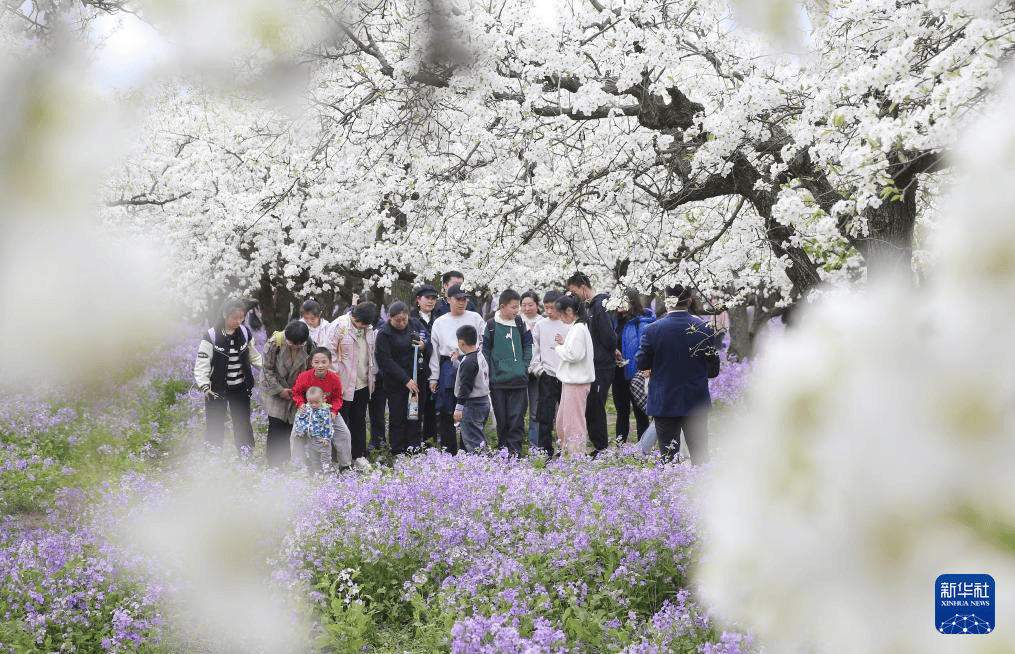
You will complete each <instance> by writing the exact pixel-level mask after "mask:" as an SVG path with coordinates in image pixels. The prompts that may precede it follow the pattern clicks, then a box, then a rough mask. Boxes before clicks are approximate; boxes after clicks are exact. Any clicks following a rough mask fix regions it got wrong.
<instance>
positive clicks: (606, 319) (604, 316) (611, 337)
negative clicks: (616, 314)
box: [588, 293, 617, 369]
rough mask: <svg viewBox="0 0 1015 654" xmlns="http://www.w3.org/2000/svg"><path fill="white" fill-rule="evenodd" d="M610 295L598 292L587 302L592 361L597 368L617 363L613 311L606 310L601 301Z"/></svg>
mask: <svg viewBox="0 0 1015 654" xmlns="http://www.w3.org/2000/svg"><path fill="white" fill-rule="evenodd" d="M608 297H610V296H609V294H607V293H600V294H599V295H597V296H595V297H594V298H592V301H591V302H589V305H588V311H589V320H588V326H589V333H590V334H592V362H593V364H594V365H595V367H596V368H597V369H603V368H612V367H614V366H616V365H617V360H616V357H615V356H614V353H615V352H616V351H617V332H616V330H615V329H614V327H613V313H611V312H610V311H607V310H606V307H605V306H604V305H603V302H604V301H605V300H606V298H608Z"/></svg>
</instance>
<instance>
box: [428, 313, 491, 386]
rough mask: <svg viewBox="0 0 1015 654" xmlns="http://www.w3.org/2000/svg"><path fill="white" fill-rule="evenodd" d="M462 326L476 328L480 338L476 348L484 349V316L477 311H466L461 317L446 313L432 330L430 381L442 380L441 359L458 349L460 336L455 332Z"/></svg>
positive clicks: (435, 323) (436, 321) (434, 323)
mask: <svg viewBox="0 0 1015 654" xmlns="http://www.w3.org/2000/svg"><path fill="white" fill-rule="evenodd" d="M462 325H472V326H473V327H475V328H476V335H477V337H478V339H477V342H476V347H477V348H478V349H480V350H482V349H483V332H484V331H485V330H486V321H484V320H483V316H481V315H479V314H478V313H476V312H475V311H466V312H465V313H463V314H462V315H460V316H453V315H451V314H450V313H445V314H444V315H442V316H441V317H440V318H438V319H437V320H435V321H434V322H433V327H432V328H431V329H430V343H431V344H432V345H433V353H431V354H430V381H432V382H435V381H438V380H439V379H440V374H441V357H442V356H443V357H449V356H451V353H452V352H454V351H455V350H457V349H458V336H457V335H456V333H455V332H457V331H458V328H459V327H461V326H462Z"/></svg>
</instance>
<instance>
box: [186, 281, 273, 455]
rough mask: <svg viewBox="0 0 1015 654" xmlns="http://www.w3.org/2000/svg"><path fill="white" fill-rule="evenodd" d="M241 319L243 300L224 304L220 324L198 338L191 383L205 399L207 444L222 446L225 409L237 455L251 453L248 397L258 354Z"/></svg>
mask: <svg viewBox="0 0 1015 654" xmlns="http://www.w3.org/2000/svg"><path fill="white" fill-rule="evenodd" d="M245 315H246V304H244V302H243V300H229V301H227V302H226V303H225V305H223V307H222V318H221V320H219V321H218V322H217V323H216V325H215V326H214V327H212V328H211V329H209V330H208V331H207V332H206V333H205V334H204V336H203V337H202V338H201V343H200V344H199V345H198V346H197V360H196V361H195V362H194V381H195V382H197V388H198V390H200V391H201V392H202V393H204V397H205V400H204V407H205V421H206V422H205V424H206V428H207V439H208V442H209V443H211V444H212V445H222V439H223V438H224V436H225V428H226V408H227V407H228V409H229V415H230V416H231V418H232V421H233V440H234V441H235V442H236V450H237V451H238V452H240V453H241V454H242V453H243V448H247V450H248V451H251V450H253V449H254V430H253V428H252V427H251V425H250V393H251V391H252V390H253V388H254V371H253V367H257V368H260V367H261V353H260V352H258V351H257V348H256V347H254V343H253V339H252V338H251V334H250V330H249V329H248V328H247V326H246V325H244V324H242V323H243V317H244V316H245Z"/></svg>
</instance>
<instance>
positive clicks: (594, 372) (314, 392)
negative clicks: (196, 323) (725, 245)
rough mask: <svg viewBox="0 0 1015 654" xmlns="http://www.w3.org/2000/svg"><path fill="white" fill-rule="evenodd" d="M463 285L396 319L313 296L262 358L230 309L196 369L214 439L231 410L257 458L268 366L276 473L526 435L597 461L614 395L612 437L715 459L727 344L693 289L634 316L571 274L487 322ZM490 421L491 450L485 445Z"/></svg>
mask: <svg viewBox="0 0 1015 654" xmlns="http://www.w3.org/2000/svg"><path fill="white" fill-rule="evenodd" d="M464 281H465V279H464V275H462V274H461V273H460V272H457V271H451V272H448V273H446V274H445V275H444V276H443V278H442V294H439V293H438V291H437V289H436V288H435V287H434V286H431V285H429V284H424V285H422V286H420V287H419V288H417V289H416V291H415V297H416V306H415V307H412V308H410V307H409V306H408V305H407V304H405V303H404V302H394V303H392V304H391V305H390V306H389V307H387V311H386V313H387V319H386V320H381V313H380V311H379V307H378V306H377V305H375V304H374V303H372V302H358V301H357V300H358V298H357V300H354V303H353V305H352V306H351V308H350V309H349V310H348V311H347V312H346V313H345V314H343V315H341V316H339V317H338V318H337V319H335V320H334V321H333V322H329V321H328V320H326V319H325V318H324V317H323V316H322V312H321V306H320V305H319V304H318V303H317V302H316V301H314V300H308V301H306V302H304V303H303V305H302V306H301V314H302V318H301V319H299V320H294V321H292V322H290V323H289V324H288V325H286V327H285V328H284V329H283V330H282V331H279V332H276V333H274V334H271V335H269V337H268V339H267V341H266V343H265V347H264V351H263V353H262V352H259V351H258V350H257V348H256V347H255V345H254V342H253V339H252V336H251V331H250V329H249V328H248V327H247V326H246V325H244V324H243V320H244V316H245V307H246V305H245V303H244V302H243V301H241V300H229V301H227V302H226V304H225V305H224V307H223V310H222V312H221V319H220V320H219V321H218V323H217V324H216V325H215V326H214V327H212V328H211V329H209V330H208V331H207V332H206V333H205V334H204V335H203V337H202V340H201V343H200V345H199V347H198V353H197V360H196V362H195V366H194V377H195V380H196V382H197V386H198V388H199V389H200V390H201V392H202V393H204V395H205V404H206V421H207V439H208V441H209V442H210V443H212V444H214V445H221V444H222V442H223V439H224V434H225V422H226V414H227V412H228V414H229V416H230V418H231V421H232V426H233V435H234V440H235V443H236V447H237V450H239V451H240V452H241V453H242V452H244V451H250V450H252V448H253V446H254V436H253V429H252V426H251V418H250V401H251V399H250V398H251V393H252V391H253V389H254V387H255V384H256V383H258V380H257V377H255V369H258V370H259V371H260V385H261V389H262V394H263V395H262V397H263V401H264V405H265V409H266V411H267V414H268V430H267V437H266V457H267V462H268V464H269V465H271V466H274V467H279V468H281V467H285V466H286V465H294V466H298V467H306V468H307V469H309V470H312V471H318V472H322V471H325V470H328V469H329V468H330V467H332V466H335V467H337V469H338V470H340V471H341V470H346V469H350V468H355V469H359V470H365V469H369V468H370V466H371V464H370V463H369V459H368V456H367V454H368V449H372V448H380V447H383V446H384V445H385V441H387V444H388V446H389V447H390V450H391V453H392V455H394V456H399V455H404V454H408V453H412V452H415V451H419V450H421V449H422V448H423V447H439V448H441V449H443V450H445V451H447V452H449V453H451V454H457V453H458V452H459V451H462V450H463V451H465V452H469V453H471V452H479V451H484V450H489V449H492V448H494V447H497V448H505V449H506V450H507V451H508V452H509V453H510V454H511V455H514V456H522V455H523V453H524V451H525V449H524V447H523V446H524V444H525V441H526V440H527V441H528V451H529V452H530V453H532V452H537V451H539V452H542V453H544V454H545V455H546V456H549V457H554V456H561V455H564V456H585V455H587V454H591V455H592V456H596V455H597V454H598V453H600V452H602V451H603V450H605V449H606V448H607V447H609V444H610V438H609V434H608V425H607V412H606V405H607V401H608V398H609V393H610V391H611V389H612V391H613V400H614V405H615V407H616V415H617V422H616V430H615V438H616V441H617V442H618V443H624V442H626V441H627V440H628V438H629V436H630V415H631V413H632V412H633V413H634V417H635V429H636V433H637V436H638V438H639V439H642V443H643V444H644V443H645V442H649V441H651V440H652V439H653V438H654V439H655V440H656V441H657V442H658V447H659V450H660V452H661V454H662V456H663V457H664V458H666V459H668V460H672V459H673V458H674V456H675V455H676V453H677V452H678V450H679V448H680V442H681V441H680V439H681V434H683V437H684V444H685V446H686V447H687V449H688V452H689V453H690V457H691V460H692V461H693V462H694V463H700V462H704V461H706V460H707V459H708V415H709V412H710V409H711V398H710V396H709V390H708V377H709V376H710V375H712V374H713V373H714V370H710V368H715V369H717V368H716V366H717V365H718V356H717V355H716V351H717V349H718V347H719V344H718V342H717V341H718V339H719V338H720V335H718V334H717V332H716V330H715V329H714V328H713V326H712V325H710V324H709V323H708V322H707V321H706V320H704V319H702V318H701V317H699V316H698V315H696V314H695V311H694V309H695V306H696V301H695V298H694V295H693V293H692V292H691V290H690V289H689V288H687V287H683V286H681V285H676V286H673V287H669V288H667V292H666V297H665V298H664V301H663V302H664V305H665V313H664V314H662V315H660V316H658V317H657V316H656V315H655V314H654V313H653V311H652V310H651V309H649V308H647V307H645V306H643V304H642V299H641V295H639V294H638V293H637V292H636V291H633V290H632V291H630V292H629V293H628V295H627V300H628V302H627V307H625V308H623V309H621V310H617V311H611V310H608V309H607V308H606V306H605V301H606V300H607V298H608V295H607V294H606V293H598V294H597V293H596V292H595V290H594V289H593V286H592V283H591V281H590V279H589V278H588V277H587V276H586V275H584V274H583V273H580V272H577V273H575V274H573V275H572V276H571V277H569V278H568V279H567V281H566V284H565V286H566V289H567V290H566V292H565V291H564V290H563V289H561V290H549V291H546V292H545V293H544V294H543V296H542V298H540V295H539V294H538V293H536V292H535V291H531V290H530V291H526V292H525V293H521V294H519V293H518V292H517V291H515V290H513V289H507V290H505V291H503V292H501V293H500V295H499V296H498V298H497V308H496V311H495V312H494V315H493V317H492V318H490V319H489V320H484V318H483V317H482V316H481V315H480V314H479V312H478V311H477V310H476V305H475V304H474V302H473V299H472V298H471V297H470V296H469V293H468V292H467V291H466V290H465V289H464V288H463V284H464ZM441 295H443V297H441ZM491 414H492V415H493V419H494V422H495V424H496V442H495V443H490V442H488V437H487V423H488V421H489V419H490V415H491ZM368 416H369V421H370V432H371V437H370V441H369V444H368V441H367V420H368ZM526 416H527V417H528V426H527V427H526ZM554 432H556V438H554Z"/></svg>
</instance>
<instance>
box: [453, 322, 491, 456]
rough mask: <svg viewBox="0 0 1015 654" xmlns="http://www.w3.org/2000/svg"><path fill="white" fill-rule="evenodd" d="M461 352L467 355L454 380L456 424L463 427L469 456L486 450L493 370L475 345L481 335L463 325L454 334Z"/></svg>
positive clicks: (463, 442) (471, 327)
mask: <svg viewBox="0 0 1015 654" xmlns="http://www.w3.org/2000/svg"><path fill="white" fill-rule="evenodd" d="M455 335H456V336H457V337H458V349H460V350H461V351H462V352H464V353H465V355H464V356H463V357H462V358H461V360H460V361H459V364H458V374H457V376H456V377H455V401H456V404H455V415H454V418H455V422H461V423H462V444H463V445H465V451H466V452H475V451H476V450H480V449H483V448H484V447H486V421H487V419H488V418H489V417H490V368H489V367H488V366H487V364H486V357H485V356H482V355H480V353H479V350H478V348H477V347H476V343H477V341H478V340H479V333H478V332H477V331H476V328H475V327H473V326H472V325H462V326H461V327H459V328H458V331H457V332H456V333H455Z"/></svg>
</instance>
